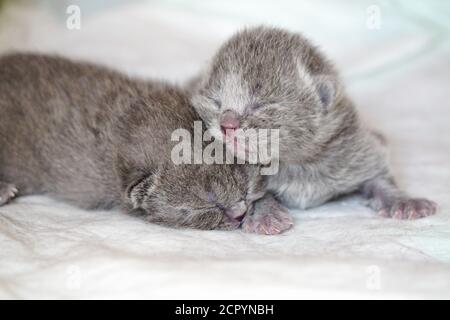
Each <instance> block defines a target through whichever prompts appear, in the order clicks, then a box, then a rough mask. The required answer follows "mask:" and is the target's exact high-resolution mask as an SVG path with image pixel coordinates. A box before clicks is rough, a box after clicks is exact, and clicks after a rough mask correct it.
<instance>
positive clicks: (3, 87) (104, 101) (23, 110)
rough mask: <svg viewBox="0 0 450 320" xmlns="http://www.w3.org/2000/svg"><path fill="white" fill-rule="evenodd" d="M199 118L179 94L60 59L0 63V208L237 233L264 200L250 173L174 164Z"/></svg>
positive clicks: (249, 169) (243, 168)
mask: <svg viewBox="0 0 450 320" xmlns="http://www.w3.org/2000/svg"><path fill="white" fill-rule="evenodd" d="M196 120H199V117H198V115H197V114H196V113H195V111H194V110H193V108H192V107H191V106H190V104H189V101H188V98H187V96H186V94H185V92H184V91H182V90H181V89H179V88H177V87H174V86H170V85H167V84H163V83H159V82H144V81H137V80H132V79H130V78H127V77H125V76H123V75H121V74H119V73H116V72H113V71H110V70H107V69H104V68H101V67H96V66H93V65H90V64H85V63H75V62H71V61H68V60H66V59H63V58H58V57H51V56H45V55H33V54H12V55H8V56H4V57H2V58H0V206H1V205H3V204H5V203H7V202H8V201H10V200H11V199H12V198H14V197H15V196H18V195H29V194H47V195H50V196H52V197H55V198H57V199H61V200H64V201H68V202H71V203H74V204H76V205H78V206H80V207H82V208H86V209H97V208H103V209H109V208H113V207H122V208H123V209H124V210H126V211H127V212H131V213H132V214H134V215H138V216H142V217H144V218H145V219H147V220H148V221H151V222H154V223H158V224H162V225H166V226H172V227H190V228H198V229H236V228H238V227H239V226H240V225H241V222H242V220H243V219H244V217H245V214H246V213H247V212H248V211H251V210H252V203H253V202H254V201H255V200H256V199H259V198H261V197H262V196H263V195H264V193H265V184H264V181H263V180H262V179H261V177H260V175H259V171H258V167H256V166H249V165H174V164H173V163H172V161H171V157H170V156H171V150H172V147H173V146H174V142H172V141H171V133H172V132H173V131H174V130H175V129H179V128H185V129H187V130H189V131H190V132H192V130H193V129H192V127H193V124H194V121H196Z"/></svg>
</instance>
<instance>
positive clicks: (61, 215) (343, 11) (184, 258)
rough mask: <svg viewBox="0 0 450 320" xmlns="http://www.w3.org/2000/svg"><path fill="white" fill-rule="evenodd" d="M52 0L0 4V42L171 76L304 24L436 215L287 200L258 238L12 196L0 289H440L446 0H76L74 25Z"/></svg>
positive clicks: (444, 244)
mask: <svg viewBox="0 0 450 320" xmlns="http://www.w3.org/2000/svg"><path fill="white" fill-rule="evenodd" d="M55 2H56V1H55ZM70 2H72V1H70ZM75 2H76V1H75ZM117 2H119V1H115V3H117ZM34 3H36V2H34ZM48 3H49V2H44V4H48ZM58 3H59V5H57V6H56V7H50V6H48V5H47V6H35V7H33V6H32V5H31V4H30V5H24V6H21V5H15V6H11V7H6V8H4V11H3V12H0V51H1V52H5V51H7V50H12V49H20V50H33V51H43V52H57V53H59V54H62V55H65V56H69V57H74V58H80V59H84V60H89V61H93V62H98V63H102V64H106V65H108V66H111V67H114V68H115V69H119V70H122V71H124V72H127V73H129V74H133V75H137V76H141V77H159V78H165V79H169V80H172V81H183V80H185V79H187V78H188V77H189V76H191V75H193V74H195V72H197V71H198V70H200V68H201V67H202V66H203V65H204V64H205V63H206V61H207V59H208V58H209V57H210V56H211V55H212V54H213V53H214V50H215V49H216V48H217V47H218V46H219V45H220V43H221V42H222V41H224V40H225V39H226V38H227V37H228V36H229V35H230V34H232V33H233V32H234V31H236V30H237V29H238V28H239V27H242V26H244V25H253V24H259V23H269V24H273V25H278V26H282V27H286V28H289V29H291V30H297V31H303V32H305V33H306V34H307V35H308V36H309V37H311V38H313V39H314V40H315V42H316V43H318V44H321V46H322V48H323V50H325V51H326V52H327V53H328V54H329V55H330V56H331V57H332V58H333V59H334V60H335V61H336V62H337V64H338V66H339V68H340V70H341V71H342V74H343V77H344V79H345V81H346V83H347V89H348V91H349V92H350V93H351V95H352V97H353V98H354V100H355V102H356V103H357V105H358V106H359V109H360V111H361V116H362V118H363V119H365V121H366V122H367V123H369V124H370V125H372V126H376V127H377V128H379V129H380V130H381V131H383V132H384V133H385V135H386V136H387V137H388V138H389V140H390V148H391V156H392V165H393V168H394V170H395V173H396V175H397V177H398V180H399V183H400V185H401V186H402V187H403V188H404V189H406V190H407V191H408V192H409V193H411V194H413V195H418V196H423V197H429V198H430V199H432V200H435V201H436V202H438V203H439V211H438V214H437V215H435V216H433V217H429V218H426V219H422V220H417V221H396V220H389V219H383V218H380V217H377V216H376V215H375V214H374V213H373V212H371V211H370V210H369V209H367V208H366V207H364V206H363V205H362V204H361V203H360V202H361V201H360V199H359V198H358V197H355V196H354V197H347V198H345V199H342V200H339V201H335V202H332V203H328V204H326V205H324V206H321V207H319V208H315V209H311V210H307V211H295V212H293V214H294V215H295V222H296V225H295V227H294V229H293V230H291V231H289V232H287V233H285V234H282V235H279V236H259V235H249V234H245V233H243V232H241V231H235V232H218V231H208V232H205V231H192V230H172V229H167V228H162V227H159V226H155V225H150V224H147V223H145V222H142V221H140V220H136V219H134V218H131V217H128V216H126V215H124V214H122V213H120V212H115V211H113V212H107V211H104V212H103V211H101V212H89V211H83V210H80V209H77V208H75V207H71V206H69V205H66V204H63V203H60V202H57V201H54V200H51V199H48V198H45V197H37V196H33V197H24V198H19V199H17V200H16V201H14V202H13V203H12V204H10V205H7V206H4V207H1V208H0V298H194V299H195V298H212V299H214V298H267V299H271V298H450V265H449V264H450V200H449V199H450V198H449V191H450V125H449V123H450V105H449V101H450V93H449V87H448V86H449V83H450V60H449V56H450V55H449V53H450V45H449V41H448V40H449V37H448V34H449V29H450V28H449V19H448V13H449V7H448V5H445V3H444V1H442V2H441V1H427V3H426V4H425V3H423V2H421V1H417V2H413V1H408V2H406V1H397V2H395V3H394V2H393V3H394V4H392V5H388V4H386V3H384V2H383V5H381V6H380V7H375V8H369V9H368V8H367V7H366V6H365V5H361V2H359V1H345V2H342V3H340V4H335V2H334V3H332V2H329V1H314V4H313V3H312V2H309V4H306V3H305V4H304V3H301V2H300V3H299V2H298V1H294V0H291V1H290V0H277V1H273V2H271V1H263V0H252V1H247V2H243V1H237V0H236V1H234V0H233V1H215V0H214V1H213V0H211V1H203V2H202V1H200V0H189V1H181V0H171V1H164V2H163V1H147V2H140V1H134V2H132V4H129V5H123V6H122V5H121V3H118V4H117V5H115V6H113V7H112V8H107V9H105V8H100V7H96V6H95V5H88V3H91V4H92V1H81V2H80V6H81V10H82V20H81V30H68V29H67V28H66V20H65V19H66V17H67V14H66V13H65V9H66V6H65V1H58ZM67 3H69V2H67ZM377 8H378V9H379V10H380V13H381V16H380V17H381V19H380V20H377V19H376V18H377V10H378V9H377ZM374 10H375V11H374ZM374 12H375V13H374ZM374 14H375V16H374ZM373 19H375V20H373ZM378 27H379V28H378ZM0 98H1V97H0ZM0 147H1V146H0Z"/></svg>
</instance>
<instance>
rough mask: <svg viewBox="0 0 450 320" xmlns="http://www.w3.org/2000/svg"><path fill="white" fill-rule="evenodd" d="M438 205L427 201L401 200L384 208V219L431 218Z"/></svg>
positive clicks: (381, 212)
mask: <svg viewBox="0 0 450 320" xmlns="http://www.w3.org/2000/svg"><path fill="white" fill-rule="evenodd" d="M436 208H437V204H436V203H435V202H433V201H430V200H427V199H400V200H396V201H394V202H393V204H392V205H391V206H390V207H385V208H382V209H381V210H380V211H379V214H380V215H381V216H382V217H386V218H393V219H403V220H413V219H420V218H424V217H428V216H431V215H433V214H435V213H436Z"/></svg>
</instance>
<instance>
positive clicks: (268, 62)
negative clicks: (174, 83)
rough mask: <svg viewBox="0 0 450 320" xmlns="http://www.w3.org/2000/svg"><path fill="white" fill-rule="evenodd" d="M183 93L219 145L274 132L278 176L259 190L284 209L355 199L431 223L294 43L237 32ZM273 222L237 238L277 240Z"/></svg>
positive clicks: (309, 48) (264, 219) (344, 100)
mask: <svg viewBox="0 0 450 320" xmlns="http://www.w3.org/2000/svg"><path fill="white" fill-rule="evenodd" d="M188 86H189V90H190V91H191V92H192V99H191V100H192V103H193V105H194V108H195V109H196V110H197V112H198V113H199V115H200V116H201V118H202V119H203V120H204V121H205V122H206V124H207V126H208V127H209V128H210V130H211V131H212V132H213V133H214V134H215V136H216V138H217V139H222V140H227V136H228V134H229V132H230V131H231V133H233V132H234V131H236V130H237V129H240V128H242V129H244V130H245V129H249V128H256V129H258V128H270V129H279V135H280V146H279V148H280V151H279V160H280V170H279V172H278V174H276V175H272V176H267V183H268V190H269V191H270V192H271V193H272V194H273V195H274V196H275V197H276V198H277V199H279V200H280V201H282V203H283V204H285V205H287V206H289V207H295V208H309V207H313V206H318V205H320V204H323V203H324V202H326V201H328V200H330V199H332V198H335V197H336V196H339V195H342V194H347V193H351V192H354V191H359V192H361V194H362V195H363V196H364V197H365V198H366V199H367V200H368V205H369V206H370V207H372V208H373V209H374V210H376V211H377V212H379V213H380V215H382V216H385V217H392V218H398V219H416V218H421V217H426V216H429V215H432V214H434V213H435V210H436V204H435V203H433V202H432V201H429V200H426V199H421V198H411V197H409V196H408V195H406V194H405V193H404V192H403V191H401V190H400V189H399V188H398V187H397V185H396V183H395V181H394V178H393V176H392V174H391V171H390V169H389V166H388V163H387V160H386V150H385V149H386V148H385V146H384V144H385V143H384V139H383V137H382V136H381V135H379V134H376V133H374V132H372V131H370V130H369V129H368V128H366V127H364V126H363V125H362V124H361V122H360V120H359V118H358V114H357V112H356V110H355V107H354V106H353V103H352V102H351V100H350V99H349V98H348V96H347V95H346V94H345V92H344V88H343V85H342V82H341V80H340V79H339V76H338V73H337V71H336V70H335V68H334V66H333V64H332V63H331V62H330V61H328V60H327V59H326V58H325V57H324V56H323V55H322V54H321V53H320V52H319V51H318V49H317V48H316V47H314V46H313V45H312V44H311V43H310V42H309V41H307V40H306V39H305V38H303V37H302V36H301V35H300V34H296V33H290V32H287V31H284V30H280V29H274V28H266V27H257V28H251V29H247V30H244V31H242V32H239V33H237V34H236V35H234V36H233V37H232V38H231V39H230V40H228V41H227V42H226V43H225V44H224V45H223V46H222V47H221V48H220V49H219V51H218V52H217V54H216V55H215V56H214V58H213V60H212V62H211V64H210V65H209V66H208V68H207V70H206V71H205V72H204V73H203V74H201V75H199V76H198V77H197V78H195V79H194V80H193V81H192V82H191V83H189V85H188ZM267 197H270V196H269V195H268V196H266V198H267ZM278 215H280V214H279V213H277V211H276V210H274V211H271V212H264V214H261V215H259V216H257V217H254V219H253V220H247V221H249V225H245V224H244V228H246V229H249V230H259V229H261V228H264V229H265V230H268V232H270V233H277V232H278V231H279V229H280V226H279V225H277V228H276V229H272V223H271V222H272V220H273V219H275V218H274V216H275V217H277V216H278ZM281 215H282V216H283V217H284V219H283V221H284V222H285V223H284V224H283V226H282V227H281V229H282V230H284V229H288V228H289V227H290V226H291V224H292V221H289V220H288V219H286V218H285V212H284V211H283V212H282V213H281ZM282 230H281V231H282Z"/></svg>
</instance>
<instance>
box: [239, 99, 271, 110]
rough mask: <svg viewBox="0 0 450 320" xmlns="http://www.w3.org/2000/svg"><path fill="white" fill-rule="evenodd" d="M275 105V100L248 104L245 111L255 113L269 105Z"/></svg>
mask: <svg viewBox="0 0 450 320" xmlns="http://www.w3.org/2000/svg"><path fill="white" fill-rule="evenodd" d="M275 103H277V102H276V101H275V100H268V101H258V102H253V103H251V104H249V105H248V106H247V108H246V109H248V110H250V111H255V110H259V109H262V108H264V107H267V106H269V105H273V104H275Z"/></svg>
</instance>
